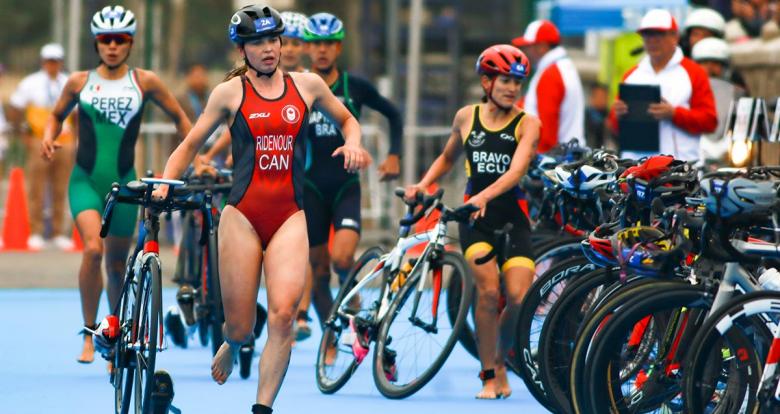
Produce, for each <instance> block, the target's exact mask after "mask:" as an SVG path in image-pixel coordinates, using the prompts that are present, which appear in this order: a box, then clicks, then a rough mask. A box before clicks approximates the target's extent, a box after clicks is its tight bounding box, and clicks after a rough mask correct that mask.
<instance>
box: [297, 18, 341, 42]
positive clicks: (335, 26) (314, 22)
mask: <svg viewBox="0 0 780 414" xmlns="http://www.w3.org/2000/svg"><path fill="white" fill-rule="evenodd" d="M303 36H304V40H306V41H307V42H315V41H321V40H336V41H341V40H344V23H342V22H341V20H340V19H339V18H338V17H336V16H334V15H332V14H330V13H317V14H313V15H311V16H309V20H308V22H307V24H306V27H305V29H304V31H303Z"/></svg>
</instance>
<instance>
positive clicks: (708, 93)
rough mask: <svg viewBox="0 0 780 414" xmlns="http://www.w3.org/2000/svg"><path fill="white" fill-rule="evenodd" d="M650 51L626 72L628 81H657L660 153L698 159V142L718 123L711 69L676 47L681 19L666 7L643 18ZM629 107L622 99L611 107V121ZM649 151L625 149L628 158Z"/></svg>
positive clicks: (651, 110)
mask: <svg viewBox="0 0 780 414" xmlns="http://www.w3.org/2000/svg"><path fill="white" fill-rule="evenodd" d="M638 32H639V34H640V35H641V36H642V43H643V44H644V48H645V52H646V55H645V57H644V58H643V59H642V60H641V61H640V62H639V63H638V64H637V65H636V66H635V67H633V68H631V69H630V70H629V71H628V72H626V74H625V75H624V76H623V82H624V83H628V84H641V85H659V86H660V87H661V102H660V103H656V104H651V105H650V106H649V108H648V113H649V114H650V115H651V116H653V117H654V118H655V119H657V120H658V122H660V125H659V133H658V135H659V136H658V148H659V152H660V153H661V154H669V155H673V156H674V157H675V158H678V159H683V160H689V161H690V160H696V159H698V158H699V140H700V138H701V136H702V134H705V133H710V132H713V131H714V130H715V128H716V127H717V126H718V116H717V112H716V110H715V98H714V96H713V94H712V88H711V87H710V81H709V79H708V77H707V72H705V71H704V69H703V68H702V67H701V66H699V65H698V64H697V63H696V62H694V61H693V60H691V59H688V58H686V57H684V56H683V52H682V50H681V49H680V48H679V46H678V45H677V44H678V42H679V38H680V35H679V30H678V27H677V21H676V20H675V19H674V17H673V16H672V15H671V13H669V12H668V11H666V10H662V9H653V10H650V11H648V12H647V14H645V16H644V17H643V18H642V21H641V23H640V26H639V30H638ZM629 111H631V108H629V107H628V106H627V105H626V103H625V102H623V101H621V100H620V97H618V98H617V99H616V101H615V103H614V104H613V106H612V114H611V117H610V118H611V124H612V127H613V128H614V129H615V130H617V118H619V117H621V116H623V115H625V114H627V113H628V112H629ZM646 155H651V154H650V153H644V152H642V153H639V152H633V151H623V156H624V157H630V158H640V157H642V156H646Z"/></svg>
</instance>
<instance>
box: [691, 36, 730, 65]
mask: <svg viewBox="0 0 780 414" xmlns="http://www.w3.org/2000/svg"><path fill="white" fill-rule="evenodd" d="M691 57H692V58H693V60H695V61H696V62H705V61H715V62H721V63H723V64H728V63H729V58H730V57H731V51H730V49H729V44H728V43H726V41H725V40H723V39H718V38H717V37H708V38H706V39H702V40H699V41H698V42H696V44H695V45H694V46H693V49H692V50H691Z"/></svg>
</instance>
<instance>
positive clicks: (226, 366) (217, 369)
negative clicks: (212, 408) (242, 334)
mask: <svg viewBox="0 0 780 414" xmlns="http://www.w3.org/2000/svg"><path fill="white" fill-rule="evenodd" d="M234 363H235V357H234V353H233V348H231V347H230V345H228V343H227V342H224V343H222V346H220V347H219V350H218V351H217V355H214V360H213V361H211V378H214V381H216V382H217V384H219V385H222V384H224V383H225V381H227V379H228V377H229V376H230V373H231V372H233V364H234Z"/></svg>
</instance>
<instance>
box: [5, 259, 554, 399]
mask: <svg viewBox="0 0 780 414" xmlns="http://www.w3.org/2000/svg"><path fill="white" fill-rule="evenodd" d="M5 257H6V256H2V258H3V262H5V261H6V260H5ZM30 257H32V256H30ZM30 257H25V260H30ZM63 260H71V259H70V258H68V257H67V256H65V259H63ZM63 267H65V263H63ZM36 278H37V279H40V276H36ZM261 293H262V294H261V300H264V299H265V294H264V292H261ZM163 300H164V302H165V303H167V304H171V303H173V301H174V290H173V289H166V291H165V294H164V299H163ZM105 308H106V307H105V305H103V306H102V307H101V309H105ZM79 326H80V317H79V304H78V293H77V291H76V290H75V289H0V329H2V332H4V333H5V334H4V335H3V336H1V337H0V412H2V413H9V414H11V413H13V414H33V413H34V414H39V413H79V414H91V413H101V414H103V413H108V412H113V411H112V410H113V402H112V397H113V389H112V388H111V387H110V385H109V384H108V380H107V379H108V377H107V375H106V371H105V368H106V366H105V364H104V363H103V362H102V361H100V362H96V363H93V364H91V365H80V364H77V363H76V362H75V357H76V355H77V354H78V351H79V346H80V341H81V340H80V337H79V336H77V334H76V332H77V330H78V329H79ZM315 329H316V327H315ZM319 336H320V333H319V332H317V331H315V332H314V335H313V337H312V338H311V339H309V340H307V341H304V342H302V343H300V344H299V345H298V346H297V347H296V349H294V351H293V354H292V360H291V365H290V369H289V371H288V373H287V379H286V381H285V384H284V387H283V389H282V391H281V393H280V395H279V398H278V399H277V402H276V405H275V407H274V408H275V411H274V412H275V413H279V414H286V413H295V414H297V413H306V414H310V413H342V414H365V413H371V414H390V413H393V414H397V413H409V414H418V413H447V414H460V413H464V414H465V413H469V414H471V413H478V412H489V413H491V414H502V413H507V414H509V413H512V414H516V413H523V414H537V413H544V412H546V411H545V410H544V409H543V408H541V407H540V406H539V405H538V403H536V401H534V400H533V398H532V397H531V396H530V395H529V394H528V392H527V391H526V390H525V388H524V386H523V384H522V381H520V379H518V378H517V377H512V378H511V379H510V381H511V384H512V386H513V388H514V394H513V395H512V397H511V398H510V399H508V400H502V401H478V400H475V399H474V397H473V395H474V394H475V393H476V392H477V390H478V389H479V380H478V379H477V375H476V373H477V372H478V371H479V365H478V363H477V361H476V360H475V359H474V358H472V357H471V356H470V355H468V354H467V353H466V352H465V351H464V350H463V349H462V348H461V347H460V346H456V348H455V350H454V352H453V353H452V355H451V356H450V358H449V359H448V360H447V363H446V364H445V365H444V368H443V370H442V371H441V372H439V374H438V375H437V376H436V377H435V378H434V379H433V381H432V382H430V383H429V384H428V385H427V386H425V387H424V388H423V389H422V390H421V391H420V392H418V393H417V394H415V395H414V396H412V397H410V398H408V399H406V400H400V401H395V400H387V399H385V398H384V397H382V396H381V395H380V394H379V392H378V391H377V390H376V389H375V387H374V383H373V379H372V378H371V372H370V365H366V364H364V366H361V367H360V368H359V369H358V371H357V373H356V374H355V376H354V377H353V378H352V379H351V381H350V382H349V383H348V384H347V385H346V386H345V387H344V388H343V389H342V390H341V391H339V392H338V393H336V394H335V395H323V394H321V393H320V392H319V391H318V390H317V387H316V384H315V379H314V361H315V357H316V346H317V339H316V338H319ZM264 341H265V336H263V337H261V338H260V342H259V343H264ZM255 362H257V358H255ZM209 365H210V352H209V351H208V349H207V348H202V347H201V346H200V345H197V344H196V343H195V340H194V339H192V340H191V341H190V347H189V348H188V349H174V348H169V349H168V350H166V351H165V352H163V353H161V354H159V357H158V367H159V368H163V369H166V370H168V371H169V372H170V373H171V374H172V376H173V379H174V389H175V392H176V397H175V398H174V404H175V405H176V406H178V407H179V408H181V409H182V411H183V412H184V413H185V414H192V413H198V414H200V413H248V412H249V409H250V406H251V404H252V402H253V400H254V396H255V392H256V387H257V368H256V367H255V368H254V369H253V372H252V375H251V377H250V379H249V380H241V379H240V378H239V377H238V376H237V375H235V376H234V377H231V378H230V380H229V381H228V383H227V384H225V385H224V386H217V385H215V384H214V383H213V382H212V381H211V379H210V377H209ZM236 374H237V372H236Z"/></svg>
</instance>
